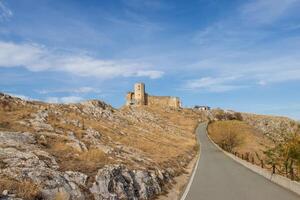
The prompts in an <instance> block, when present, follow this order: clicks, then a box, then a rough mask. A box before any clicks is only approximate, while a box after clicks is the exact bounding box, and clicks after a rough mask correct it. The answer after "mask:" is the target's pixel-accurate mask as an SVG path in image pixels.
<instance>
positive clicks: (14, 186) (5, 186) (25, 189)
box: [0, 177, 40, 200]
mask: <svg viewBox="0 0 300 200" xmlns="http://www.w3.org/2000/svg"><path fill="white" fill-rule="evenodd" d="M4 190H7V191H8V192H9V193H12V194H16V195H17V196H18V197H21V198H23V199H24V200H32V199H38V198H39V197H40V187H39V186H37V185H36V184H34V183H32V182H31V181H28V180H24V181H17V180H13V179H10V178H7V177H0V192H1V193H2V192H3V191H4Z"/></svg>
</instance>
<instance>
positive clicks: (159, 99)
mask: <svg viewBox="0 0 300 200" xmlns="http://www.w3.org/2000/svg"><path fill="white" fill-rule="evenodd" d="M146 105H149V106H151V105H155V106H165V107H174V108H179V107H180V101H179V98H176V97H169V96H147V102H146Z"/></svg>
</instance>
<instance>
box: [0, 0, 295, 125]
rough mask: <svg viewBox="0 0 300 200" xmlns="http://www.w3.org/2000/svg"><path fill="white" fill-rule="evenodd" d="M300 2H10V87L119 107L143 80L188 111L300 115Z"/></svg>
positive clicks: (0, 57) (1, 19) (0, 32)
mask: <svg viewBox="0 0 300 200" xmlns="http://www.w3.org/2000/svg"><path fill="white" fill-rule="evenodd" d="M299 9H300V0H249V1H247V0H195V1H192V0H190V1H179V0H178V1H176V0H165V1H164V0H161V1H158V0H148V1H146V0H145V1H142V0H119V1H117V0H110V1H104V0H89V1H85V0H43V1H40V0H0V75H1V79H0V91H2V92H6V93H10V94H14V95H18V96H23V97H24V98H30V99H39V100H43V101H48V102H77V101H82V100H85V99H91V98H97V99H101V100H105V101H106V102H107V103H110V104H112V105H113V106H116V107H119V106H121V105H122V104H123V103H124V96H125V93H126V92H127V91H129V90H131V89H132V85H133V83H134V82H138V81H142V82H145V83H146V87H147V91H148V92H149V93H150V94H155V95H174V96H179V97H181V99H182V101H183V105H185V106H193V105H195V104H199V105H210V106H212V107H221V108H226V109H234V110H238V111H246V112H256V113H265V114H276V115H285V116H290V117H293V118H295V119H300V13H299Z"/></svg>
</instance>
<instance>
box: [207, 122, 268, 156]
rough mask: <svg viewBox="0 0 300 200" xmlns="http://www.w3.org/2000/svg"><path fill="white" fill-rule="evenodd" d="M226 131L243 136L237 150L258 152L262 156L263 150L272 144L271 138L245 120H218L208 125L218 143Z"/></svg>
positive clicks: (210, 132) (211, 135)
mask: <svg viewBox="0 0 300 200" xmlns="http://www.w3.org/2000/svg"><path fill="white" fill-rule="evenodd" d="M226 131H230V132H231V133H233V134H235V135H237V136H238V137H241V138H243V143H242V144H241V145H240V146H238V147H236V148H235V151H238V152H240V153H246V152H251V153H255V152H257V153H258V154H259V155H260V156H263V151H264V150H266V149H267V148H268V147H270V146H272V142H271V141H270V140H268V139H267V138H266V137H264V136H263V135H262V134H261V133H259V132H257V130H256V129H254V128H253V127H252V126H250V125H248V124H246V123H245V122H243V121H236V120H230V121H216V122H213V123H211V124H210V125H209V126H208V133H209V135H210V137H211V138H212V139H213V140H214V141H215V142H216V143H217V144H220V143H221V141H222V138H223V136H224V134H226Z"/></svg>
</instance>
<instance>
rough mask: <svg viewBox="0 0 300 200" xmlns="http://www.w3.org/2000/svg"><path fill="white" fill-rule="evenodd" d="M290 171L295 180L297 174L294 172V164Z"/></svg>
mask: <svg viewBox="0 0 300 200" xmlns="http://www.w3.org/2000/svg"><path fill="white" fill-rule="evenodd" d="M290 173H291V179H292V180H294V179H295V176H294V175H295V174H294V168H293V166H291V169H290Z"/></svg>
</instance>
